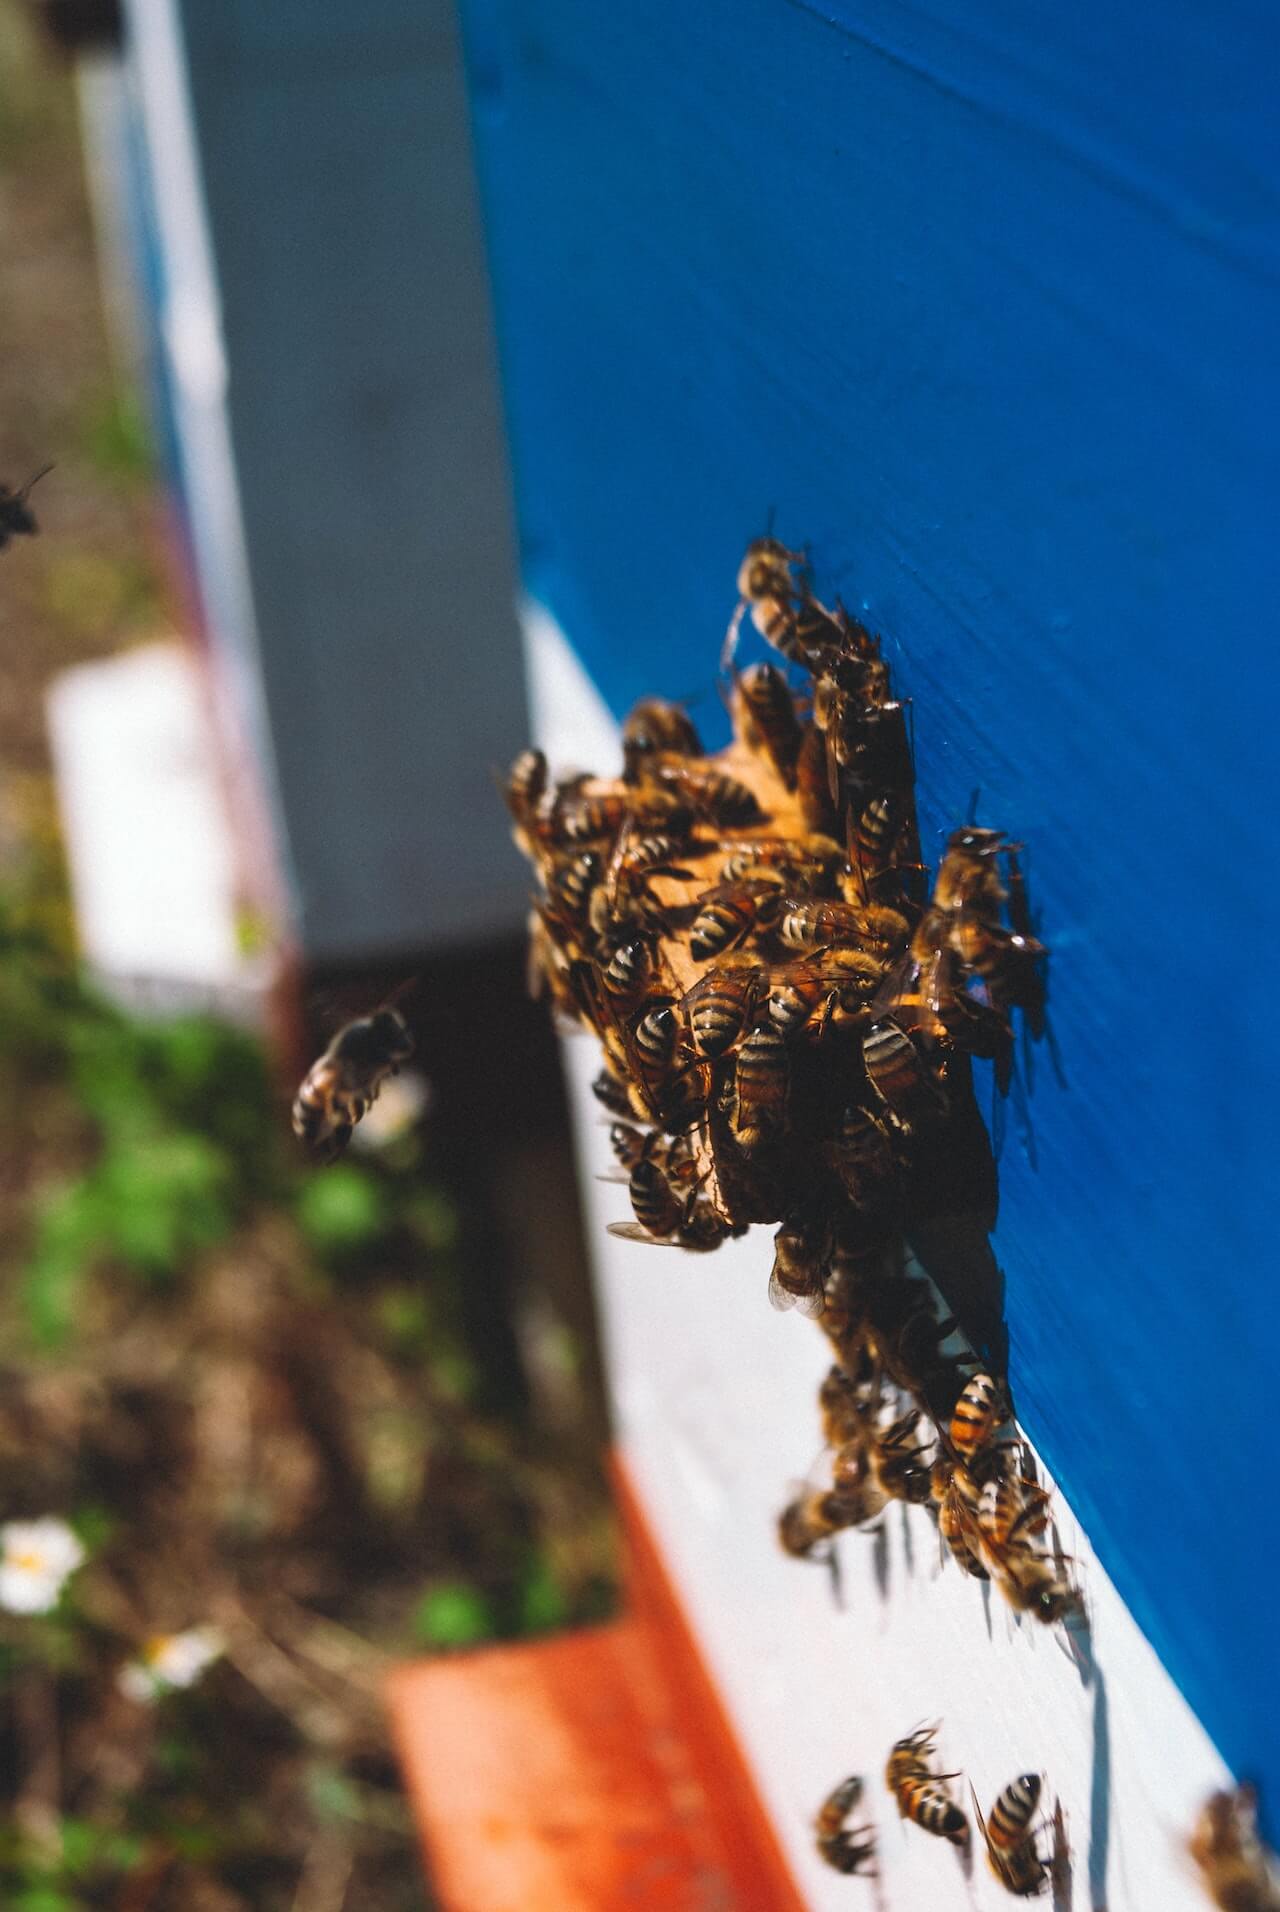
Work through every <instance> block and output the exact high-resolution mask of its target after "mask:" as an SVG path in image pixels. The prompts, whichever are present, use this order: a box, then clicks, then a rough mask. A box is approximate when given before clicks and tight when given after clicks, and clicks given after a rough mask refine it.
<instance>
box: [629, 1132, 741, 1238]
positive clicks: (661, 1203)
mask: <svg viewBox="0 0 1280 1912" xmlns="http://www.w3.org/2000/svg"><path fill="white" fill-rule="evenodd" d="M673 1173H675V1174H680V1175H681V1176H682V1177H683V1178H685V1179H687V1175H686V1171H685V1169H684V1168H683V1167H682V1166H681V1165H680V1164H679V1162H678V1161H677V1162H674V1163H673V1158H672V1156H671V1155H670V1153H668V1152H667V1151H665V1150H664V1149H663V1148H662V1146H661V1144H658V1145H657V1146H656V1147H655V1148H654V1149H652V1150H650V1151H648V1152H646V1153H645V1154H643V1155H642V1156H641V1157H640V1159H639V1160H638V1161H637V1162H636V1163H635V1164H634V1166H633V1167H632V1170H631V1176H630V1180H629V1183H628V1192H629V1194H630V1197H631V1207H632V1210H633V1212H634V1214H635V1221H634V1222H610V1223H609V1225H608V1227H609V1233H610V1234H611V1235H616V1236H618V1237H619V1238H620V1239H621V1240H623V1241H634V1242H640V1243H641V1244H643V1245H644V1246H646V1247H673V1248H685V1249H690V1250H692V1251H693V1252H694V1253H701V1254H705V1253H707V1252H708V1251H710V1250H711V1249H715V1248H718V1247H719V1246H720V1244H721V1242H723V1241H725V1240H726V1239H727V1238H728V1237H729V1236H730V1235H740V1234H742V1233H744V1232H745V1231H744V1230H743V1229H742V1228H739V1227H734V1226H732V1225H731V1224H730V1223H729V1222H727V1221H725V1219H724V1218H723V1216H721V1215H718V1214H717V1213H716V1211H715V1210H714V1209H713V1208H712V1206H711V1204H710V1202H707V1201H704V1200H702V1199H700V1198H699V1197H698V1194H697V1188H698V1178H697V1175H696V1168H695V1170H694V1178H693V1180H692V1181H691V1183H690V1186H689V1187H688V1188H687V1189H686V1190H685V1191H683V1192H677V1190H676V1189H675V1188H674V1187H673V1186H672V1175H673Z"/></svg>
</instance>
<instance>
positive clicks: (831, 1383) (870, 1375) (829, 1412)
mask: <svg viewBox="0 0 1280 1912" xmlns="http://www.w3.org/2000/svg"><path fill="white" fill-rule="evenodd" d="M859 1353H860V1355H861V1357H862V1360H861V1364H860V1370H859V1372H858V1373H856V1374H855V1373H851V1372H850V1370H849V1369H848V1368H846V1367H844V1366H843V1365H842V1364H841V1363H840V1362H838V1361H837V1362H835V1363H833V1365H832V1366H831V1367H830V1368H828V1370H827V1373H826V1376H825V1377H824V1379H823V1382H822V1385H821V1387H820V1388H819V1389H818V1410H819V1412H820V1414H821V1416H822V1432H823V1436H824V1438H825V1440H826V1443H827V1446H828V1447H832V1448H836V1449H837V1450H838V1449H839V1448H842V1447H844V1446H846V1445H847V1444H848V1443H849V1442H850V1441H857V1440H860V1439H861V1438H862V1434H863V1430H864V1428H865V1425H866V1419H867V1416H868V1414H869V1413H870V1412H871V1403H870V1398H869V1395H868V1389H869V1388H870V1387H871V1385H872V1383H873V1381H874V1378H875V1377H874V1369H873V1368H872V1366H871V1365H870V1363H869V1361H868V1358H867V1355H866V1350H865V1348H864V1349H861V1350H859Z"/></svg>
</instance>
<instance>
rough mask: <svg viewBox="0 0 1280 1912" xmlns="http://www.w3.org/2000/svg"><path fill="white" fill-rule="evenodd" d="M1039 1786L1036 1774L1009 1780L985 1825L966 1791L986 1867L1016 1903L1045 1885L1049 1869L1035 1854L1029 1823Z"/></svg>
mask: <svg viewBox="0 0 1280 1912" xmlns="http://www.w3.org/2000/svg"><path fill="white" fill-rule="evenodd" d="M1040 1783H1041V1782H1040V1775H1039V1773H1023V1774H1022V1775H1021V1777H1020V1778H1018V1779H1015V1780H1012V1781H1011V1782H1010V1784H1009V1785H1007V1786H1006V1787H1005V1789H1004V1791H1003V1792H1002V1793H1001V1794H1000V1795H999V1797H998V1798H997V1799H996V1802H995V1804H994V1805H993V1806H992V1808H991V1818H990V1820H989V1821H988V1820H985V1819H984V1818H983V1817H982V1808H981V1806H980V1805H979V1804H978V1795H977V1793H976V1792H974V1789H973V1787H972V1786H970V1788H969V1790H970V1792H972V1793H973V1809H974V1811H975V1813H976V1814H977V1816H978V1830H979V1832H980V1833H981V1834H982V1837H983V1840H984V1842H985V1844H986V1848H987V1863H988V1864H989V1865H990V1867H991V1870H992V1871H993V1872H994V1873H995V1876H996V1878H997V1879H999V1881H1000V1883H1001V1885H1002V1886H1004V1888H1005V1890H1006V1891H1007V1892H1012V1893H1013V1895H1014V1896H1015V1898H1019V1899H1031V1898H1034V1897H1035V1896H1036V1894H1037V1893H1040V1892H1043V1891H1044V1889H1045V1886H1046V1885H1047V1884H1048V1882H1049V1868H1048V1866H1047V1865H1046V1864H1045V1862H1044V1860H1043V1859H1042V1858H1041V1857H1040V1854H1039V1853H1038V1852H1037V1851H1036V1838H1035V1828H1034V1827H1033V1826H1032V1823H1031V1821H1032V1819H1033V1817H1034V1816H1035V1810H1036V1807H1037V1805H1038V1804H1039V1802H1040Z"/></svg>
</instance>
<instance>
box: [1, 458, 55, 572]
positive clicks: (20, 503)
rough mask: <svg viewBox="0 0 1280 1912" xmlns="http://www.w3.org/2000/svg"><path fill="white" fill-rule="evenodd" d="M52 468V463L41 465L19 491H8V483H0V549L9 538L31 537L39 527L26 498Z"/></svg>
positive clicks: (2, 548)
mask: <svg viewBox="0 0 1280 1912" xmlns="http://www.w3.org/2000/svg"><path fill="white" fill-rule="evenodd" d="M52 470H53V466H52V465H44V466H42V467H41V469H40V470H39V471H38V472H37V473H36V475H35V477H34V478H28V480H27V482H26V484H25V485H23V487H22V489H21V490H20V491H10V489H9V487H8V485H6V484H2V483H0V551H3V550H4V548H5V546H6V545H7V544H8V542H9V540H10V538H16V537H19V536H21V537H26V538H31V537H34V536H35V534H36V532H37V531H38V530H39V529H40V527H39V525H38V524H37V523H36V517H35V513H34V511H32V509H31V506H30V505H29V504H28V503H27V499H28V498H29V497H30V495H31V492H32V489H33V487H34V486H36V485H38V484H39V483H40V480H41V479H42V478H43V477H45V476H46V475H47V474H48V473H49V472H51V471H52Z"/></svg>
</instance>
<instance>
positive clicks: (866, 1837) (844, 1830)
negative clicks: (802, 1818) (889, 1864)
mask: <svg viewBox="0 0 1280 1912" xmlns="http://www.w3.org/2000/svg"><path fill="white" fill-rule="evenodd" d="M861 1797H862V1781H861V1779H859V1778H858V1777H857V1776H856V1774H855V1775H853V1776H852V1777H850V1778H849V1779H845V1780H842V1781H841V1783H840V1785H838V1786H837V1787H836V1788H835V1790H834V1791H833V1792H830V1793H828V1794H827V1797H826V1798H825V1799H824V1800H823V1802H822V1804H821V1805H820V1806H819V1808H818V1811H817V1815H816V1817H815V1819H814V1822H813V1823H814V1833H815V1843H816V1845H817V1848H818V1852H819V1854H820V1856H821V1857H822V1858H823V1859H825V1860H826V1862H827V1864H828V1865H829V1866H834V1868H835V1870H836V1871H837V1872H846V1873H861V1872H862V1871H863V1868H864V1867H865V1866H866V1865H868V1863H869V1861H870V1860H872V1859H874V1857H875V1852H876V1835H875V1832H874V1830H873V1829H872V1827H870V1826H849V1825H848V1824H847V1823H846V1822H847V1821H848V1818H849V1815H850V1813H851V1812H852V1811H853V1810H854V1808H855V1806H856V1805H857V1803H858V1801H859V1800H860V1799H861Z"/></svg>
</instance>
